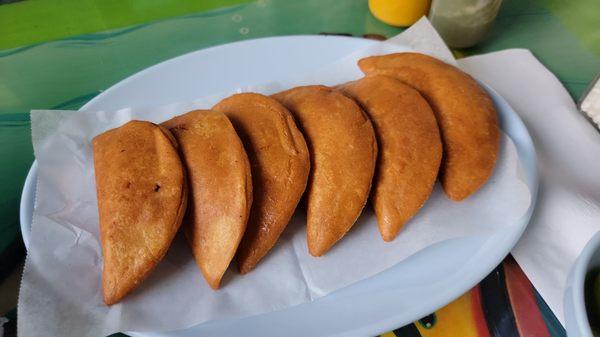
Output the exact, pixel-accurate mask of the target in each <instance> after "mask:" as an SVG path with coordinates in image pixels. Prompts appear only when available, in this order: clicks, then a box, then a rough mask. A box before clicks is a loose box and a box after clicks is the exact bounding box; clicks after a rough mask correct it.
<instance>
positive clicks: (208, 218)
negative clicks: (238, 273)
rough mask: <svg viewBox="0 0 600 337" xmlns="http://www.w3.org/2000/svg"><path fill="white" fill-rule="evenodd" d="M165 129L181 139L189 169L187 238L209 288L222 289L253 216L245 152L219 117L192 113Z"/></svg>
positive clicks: (227, 124) (226, 120)
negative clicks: (247, 224)
mask: <svg viewBox="0 0 600 337" xmlns="http://www.w3.org/2000/svg"><path fill="white" fill-rule="evenodd" d="M163 126H165V127H166V128H168V129H169V130H170V131H171V132H172V133H173V135H174V136H175V138H176V139H177V142H178V143H179V149H180V153H181V156H182V160H183V162H184V164H185V167H186V169H187V174H188V182H189V187H190V201H189V204H188V211H187V213H186V216H185V218H184V221H183V226H184V227H183V229H184V232H185V236H186V238H187V241H188V243H189V245H190V247H191V248H192V252H193V254H194V259H195V260H196V263H197V264H198V266H199V267H200V270H201V271H202V274H203V275H204V278H205V279H206V282H207V283H208V284H209V285H210V286H211V288H213V289H218V288H219V285H220V283H221V278H222V277H223V274H225V271H226V270H227V268H228V267H229V263H230V262H231V260H232V259H233V256H234V255H235V252H236V250H237V248H238V245H239V243H240V241H241V239H242V236H243V235H244V231H245V229H246V222H247V221H248V215H249V214H250V206H251V204H252V177H251V174H250V164H249V162H248V157H247V156H246V151H244V147H243V145H242V142H241V141H240V139H239V137H238V135H237V133H236V132H235V130H234V128H233V126H232V125H231V123H230V122H229V119H228V118H227V117H226V116H225V115H224V114H222V113H220V112H216V111H210V110H196V111H191V112H188V113H186V114H185V115H182V116H178V117H175V118H173V119H171V120H169V121H167V122H165V123H163Z"/></svg>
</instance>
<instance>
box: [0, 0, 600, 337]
mask: <svg viewBox="0 0 600 337" xmlns="http://www.w3.org/2000/svg"><path fill="white" fill-rule="evenodd" d="M597 13H600V2H598V1H597V0H580V1H577V2H576V3H574V2H565V1H560V0H537V1H535V0H505V1H504V3H503V5H502V8H501V11H500V14H499V17H498V19H497V22H496V25H495V26H494V28H493V30H492V32H491V33H490V36H489V38H488V39H487V40H486V41H485V42H483V43H482V44H480V45H478V46H476V47H473V48H469V49H466V50H460V51H455V54H456V56H458V57H462V56H467V55H472V54H479V53H486V52H490V51H495V50H500V49H506V48H528V49H530V50H532V51H533V52H534V54H535V55H536V56H537V57H538V58H539V59H540V61H542V63H544V64H545V65H546V66H547V67H548V68H549V69H550V70H551V71H553V72H554V73H555V74H556V75H557V76H558V78H559V79H560V80H561V82H562V83H563V84H564V85H565V87H566V88H567V90H568V91H569V92H570V93H571V95H572V97H573V98H574V99H575V100H577V99H578V98H579V96H580V95H581V93H582V92H583V91H584V90H585V88H586V87H587V86H588V84H589V83H590V81H591V80H592V79H593V78H594V76H595V74H596V73H597V72H598V71H600V30H598V29H593V27H598V26H599V24H600V22H599V19H598V18H597V17H598V15H597ZM400 31H401V29H399V28H394V27H390V26H387V25H385V24H383V23H381V22H379V21H377V20H376V19H375V18H374V17H373V16H372V15H371V14H370V13H369V11H368V7H367V1H366V0H306V1H294V0H258V1H253V2H249V1H247V0H210V1H202V2H199V1H192V0H184V1H146V0H128V1H118V0H104V1H98V0H81V1H76V0H60V1H59V0H54V1H51V0H30V1H21V2H11V1H10V0H8V1H7V0H0V144H2V146H1V147H0V176H2V177H4V178H3V183H2V184H0V214H1V215H3V219H4V221H2V222H1V223H0V316H3V315H5V316H6V317H8V318H9V319H10V320H12V322H14V318H15V311H14V305H15V303H16V296H17V289H18V282H19V278H20V266H21V265H22V261H23V258H24V255H25V251H24V248H23V244H22V242H21V240H20V233H19V226H18V224H19V223H18V221H19V220H18V208H19V198H20V191H21V188H22V185H23V182H24V178H25V175H26V173H27V170H28V168H29V165H30V164H31V162H32V161H33V154H32V148H31V139H30V136H31V134H30V124H29V115H28V112H29V110H30V109H34V108H45V109H77V108H79V107H80V106H82V105H83V104H84V103H85V102H87V101H88V100H90V99H91V98H92V97H94V96H96V95H97V94H98V93H100V92H101V91H102V90H103V89H106V88H108V87H110V86H111V85H112V84H114V83H116V82H118V81H119V80H121V79H123V78H125V77H127V76H129V75H131V74H133V73H135V72H137V71H139V70H142V69H144V68H146V67H148V66H150V65H153V64H156V63H158V62H161V61H163V60H166V59H169V58H172V57H175V56H178V55H181V54H183V53H186V52H189V51H193V50H197V49H200V48H204V47H208V46H213V45H217V44H222V43H227V42H232V41H237V40H242V39H251V38H258V37H264V36H273V35H290V34H319V33H343V34H351V35H354V36H362V35H364V34H377V35H381V36H384V37H389V36H393V35H395V34H397V33H398V32H400ZM515 292H516V293H518V294H521V295H522V296H520V297H519V298H520V299H521V300H518V301H517V300H516V298H515V297H514V296H513V297H511V296H510V295H511V294H513V295H514V294H515ZM499 294H500V295H502V294H504V295H505V296H498V295H499ZM493 308H502V310H493ZM523 314H525V316H523ZM523 320H525V321H528V322H537V323H539V324H538V325H535V324H533V326H531V324H530V325H527V326H528V327H529V328H532V329H538V330H536V331H538V332H539V331H541V332H540V333H543V334H540V336H545V335H550V336H564V330H563V329H562V327H561V326H560V324H559V323H558V321H557V320H556V318H555V317H554V316H553V315H552V313H551V312H550V310H549V309H548V308H547V307H546V306H545V303H544V302H543V300H542V299H541V298H540V297H539V295H537V293H536V292H535V290H534V289H532V287H531V285H530V283H529V282H528V280H527V279H526V277H525V276H524V274H523V273H522V272H521V271H520V269H519V268H518V266H517V265H516V263H515V262H514V260H512V259H507V260H506V261H505V262H504V263H503V264H502V265H500V266H499V267H498V268H497V269H496V270H495V271H493V272H492V273H491V274H490V276H488V277H487V278H486V279H485V280H484V281H482V283H481V284H480V285H478V286H477V287H475V288H474V289H473V290H471V291H470V292H468V293H467V294H465V295H463V296H462V297H460V298H459V299H457V300H456V301H455V302H453V303H451V304H450V305H448V306H446V307H445V308H442V309H440V310H438V311H437V312H436V313H435V314H434V315H430V316H428V317H425V318H424V319H422V320H420V321H418V322H415V323H414V324H412V325H409V326H407V327H403V328H400V329H398V330H395V331H394V332H390V333H388V334H384V336H386V337H391V336H393V335H392V334H395V335H396V336H419V335H420V336H456V335H461V336H487V335H491V336H496V335H497V336H519V333H520V335H521V336H525V335H526V332H525V331H523V330H519V329H523V326H522V324H517V323H518V322H522V321H523ZM517 326H519V328H517ZM11 329H12V330H11ZM11 331H13V332H14V325H13V323H10V322H9V323H8V324H7V335H10V334H11ZM490 331H491V332H490ZM486 332H487V333H488V334H487V335H486Z"/></svg>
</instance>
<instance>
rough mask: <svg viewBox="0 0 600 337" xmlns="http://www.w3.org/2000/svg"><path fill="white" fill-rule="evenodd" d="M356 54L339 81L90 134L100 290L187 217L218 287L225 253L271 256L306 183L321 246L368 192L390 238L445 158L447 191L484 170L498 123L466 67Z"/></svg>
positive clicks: (472, 183) (139, 264) (314, 245)
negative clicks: (352, 73)
mask: <svg viewBox="0 0 600 337" xmlns="http://www.w3.org/2000/svg"><path fill="white" fill-rule="evenodd" d="M359 66H360V67H361V69H362V70H363V71H364V72H365V73H367V76H366V77H365V78H363V79H361V80H358V81H355V82H351V83H346V84H343V85H340V86H338V87H337V88H329V87H325V86H305V87H297V88H293V89H290V90H286V91H284V92H281V93H278V94H275V95H273V96H272V97H266V96H263V95H260V94H254V93H246V94H237V95H233V96H231V97H228V98H226V99H224V100H222V101H221V102H219V103H218V104H216V105H215V106H214V107H213V108H212V109H211V110H198V111H192V112H189V113H187V114H185V115H182V116H178V117H175V118H173V119H171V120H169V121H167V122H164V123H163V124H162V125H161V126H158V125H155V124H152V123H148V122H140V121H132V122H129V123H127V124H125V125H124V126H122V127H120V128H117V129H113V130H110V131H107V132H105V133H104V134H101V135H99V136H97V137H96V138H95V139H94V165H95V171H96V184H97V190H98V209H99V222H100V232H101V242H102V250H103V255H104V271H103V289H104V300H105V302H106V303H107V304H113V303H116V302H118V301H119V300H121V299H122V298H123V297H124V296H125V295H126V294H127V293H128V292H130V291H131V290H133V289H134V288H135V287H136V286H137V285H138V284H139V283H140V282H141V281H142V280H143V279H144V278H145V277H146V276H147V275H148V274H149V273H150V271H151V270H152V269H153V268H154V267H155V266H156V265H157V264H158V262H159V261H160V259H161V258H162V257H163V256H164V254H165V252H166V251H167V249H168V247H169V246H170V243H171V241H172V239H173V237H174V236H175V233H176V232H177V230H178V228H179V226H180V225H181V224H182V223H183V231H184V233H185V236H186V238H187V241H188V243H189V245H190V247H191V248H192V253H193V255H194V258H195V260H196V262H197V264H198V266H199V267H200V270H201V272H202V274H203V275H204V277H205V279H206V281H207V283H208V284H209V285H210V286H211V287H212V288H214V289H217V288H218V287H219V285H220V281H221V278H222V277H223V275H224V273H225V271H226V270H227V268H228V266H229V264H230V262H231V260H232V259H233V257H234V256H236V257H237V262H238V267H239V270H240V272H241V273H247V272H249V271H251V270H252V269H253V268H254V267H255V266H256V265H257V264H258V263H259V262H260V260H261V259H262V258H264V257H265V256H266V255H267V253H268V252H269V251H270V250H271V248H273V246H274V245H275V243H276V242H277V240H278V239H279V237H280V235H281V233H282V232H283V231H284V229H285V227H286V225H287V223H288V222H289V220H290V218H291V216H292V214H293V212H294V211H295V209H296V207H297V205H298V203H299V201H300V199H301V197H302V196H303V195H305V198H306V204H307V244H308V250H309V252H310V254H311V255H313V256H321V255H323V254H325V253H326V252H327V251H328V250H330V249H331V247H332V246H333V245H334V244H335V243H336V242H338V241H339V240H340V239H341V238H342V237H343V236H344V235H345V234H346V233H347V232H348V231H349V230H350V228H351V227H352V225H353V224H354V223H355V221H356V219H357V218H358V216H359V215H360V213H361V211H362V209H363V207H364V205H365V203H366V202H367V199H368V197H369V194H371V200H372V203H373V206H374V209H375V213H376V215H377V221H378V227H379V230H380V233H381V236H382V238H383V239H384V240H385V241H391V240H393V239H394V238H395V237H396V236H397V235H398V233H399V231H400V230H401V229H402V227H403V225H404V224H405V223H406V222H407V221H408V220H409V219H410V218H411V217H412V216H413V215H414V214H416V213H417V212H418V210H419V209H420V208H421V207H422V206H423V204H424V203H425V202H426V200H427V198H428V197H429V194H430V193H431V191H432V188H433V185H434V183H435V180H436V178H437V176H438V170H440V168H441V171H440V177H441V181H442V184H443V187H444V190H445V192H446V193H447V194H448V196H449V197H450V198H451V199H453V200H461V199H464V198H465V197H467V196H468V195H470V194H472V193H474V192H475V191H476V190H477V189H478V188H479V187H480V186H481V185H482V184H483V183H485V181H486V180H487V178H488V177H489V176H490V175H491V172H492V170H493V167H494V163H495V160H496V153H497V150H498V139H499V130H498V126H497V120H496V114H495V111H494V108H493V105H492V103H491V100H490V99H489V97H488V96H487V95H486V94H485V92H484V91H483V89H481V88H480V87H479V86H478V85H477V83H476V82H475V81H474V80H473V79H472V78H471V77H469V76H468V75H466V74H464V73H463V72H461V71H460V70H458V69H456V68H454V67H452V66H450V65H446V64H445V63H442V62H440V61H437V60H435V59H433V58H431V57H429V56H425V55H421V54H414V53H402V54H391V55H385V56H377V57H371V58H366V59H363V60H361V61H360V62H359ZM442 148H443V150H442ZM372 185H373V186H372ZM188 189H189V201H188ZM305 190H306V193H304V192H305ZM186 203H187V212H186V213H185V214H186V215H185V217H184V216H183V215H184V212H185V210H186Z"/></svg>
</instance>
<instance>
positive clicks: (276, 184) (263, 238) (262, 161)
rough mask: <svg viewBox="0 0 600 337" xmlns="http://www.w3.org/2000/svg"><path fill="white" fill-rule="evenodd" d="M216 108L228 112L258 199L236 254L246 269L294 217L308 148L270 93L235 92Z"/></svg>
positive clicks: (305, 173) (305, 172)
mask: <svg viewBox="0 0 600 337" xmlns="http://www.w3.org/2000/svg"><path fill="white" fill-rule="evenodd" d="M213 110H216V111H220V112H223V113H224V114H225V115H227V117H229V119H230V120H231V122H232V123H233V126H234V127H235V129H236V131H237V133H238V134H239V136H240V138H241V139H242V142H243V143H244V147H245V149H246V152H247V153H248V158H249V160H250V165H251V167H252V181H253V186H254V201H253V205H252V210H251V213H250V218H249V220H248V226H247V229H246V234H245V235H244V238H243V239H242V243H241V244H240V247H239V249H238V253H237V256H236V258H237V263H238V267H239V270H240V272H241V273H242V274H244V273H247V272H249V271H251V270H252V269H253V268H254V267H255V266H256V265H257V264H258V262H259V261H260V260H261V259H262V258H263V257H264V256H265V255H266V254H267V253H268V252H269V250H271V248H273V246H274V245H275V243H276V242H277V240H278V238H279V236H280V235H281V233H282V232H283V230H284V229H285V227H286V226H287V224H288V222H289V221H290V218H291V217H292V214H293V213H294V210H295V209H296V206H297V205H298V202H299V201H300V198H301V196H302V193H303V192H304V189H305V188H306V182H307V180H308V173H309V170H310V161H309V158H308V149H307V147H306V142H305V141H304V137H303V136H302V134H301V133H300V131H299V130H298V128H297V127H296V123H295V122H294V120H293V118H292V115H291V114H290V112H289V111H288V110H287V109H286V108H284V107H283V106H282V105H281V104H279V103H278V102H277V101H275V100H274V99H272V98H270V97H266V96H263V95H260V94H255V93H243V94H236V95H233V96H230V97H228V98H225V99H223V100H222V101H221V102H219V103H218V104H216V105H215V106H214V107H213Z"/></svg>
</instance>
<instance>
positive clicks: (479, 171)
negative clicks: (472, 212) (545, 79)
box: [358, 53, 500, 201]
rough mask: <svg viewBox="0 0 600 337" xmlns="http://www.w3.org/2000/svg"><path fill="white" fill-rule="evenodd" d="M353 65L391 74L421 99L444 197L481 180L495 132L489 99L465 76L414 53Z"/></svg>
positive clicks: (489, 164) (495, 145) (462, 193)
mask: <svg viewBox="0 0 600 337" xmlns="http://www.w3.org/2000/svg"><path fill="white" fill-rule="evenodd" d="M358 66H359V67H360V69H361V70H362V71H363V72H364V73H365V74H383V75H390V76H393V77H395V78H397V79H399V80H401V81H402V82H404V83H407V84H409V85H411V86H412V87H414V88H416V89H417V90H419V92H420V93H421V94H422V95H423V96H424V97H425V98H426V99H427V101H428V102H429V104H430V105H431V107H432V108H433V111H434V113H435V115H436V118H437V122H438V125H439V127H440V132H441V135H442V142H443V146H444V155H443V159H442V165H441V170H440V172H441V181H442V186H443V187H444V191H445V192H446V194H447V195H448V197H449V198H450V199H452V200H455V201H459V200H463V199H465V198H466V197H468V196H469V195H471V194H473V193H475V192H476V191H477V190H478V189H479V188H480V187H481V186H482V185H483V184H485V182H486V181H487V180H488V178H489V177H490V176H491V174H492V171H493V170H494V166H495V163H496V157H497V154H498V149H499V146H500V131H499V128H498V118H497V116H496V110H495V109H494V105H493V103H492V100H491V99H490V97H489V96H488V95H487V93H486V92H485V91H484V90H483V88H481V87H480V86H479V85H478V84H477V82H476V81H475V80H474V79H473V78H472V77H471V76H469V75H468V74H466V73H464V72H462V71H461V70H459V69H458V68H456V67H454V66H451V65H449V64H446V63H444V62H442V61H440V60H437V59H435V58H433V57H431V56H427V55H423V54H418V53H398V54H389V55H383V56H372V57H367V58H364V59H361V60H360V61H358Z"/></svg>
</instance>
